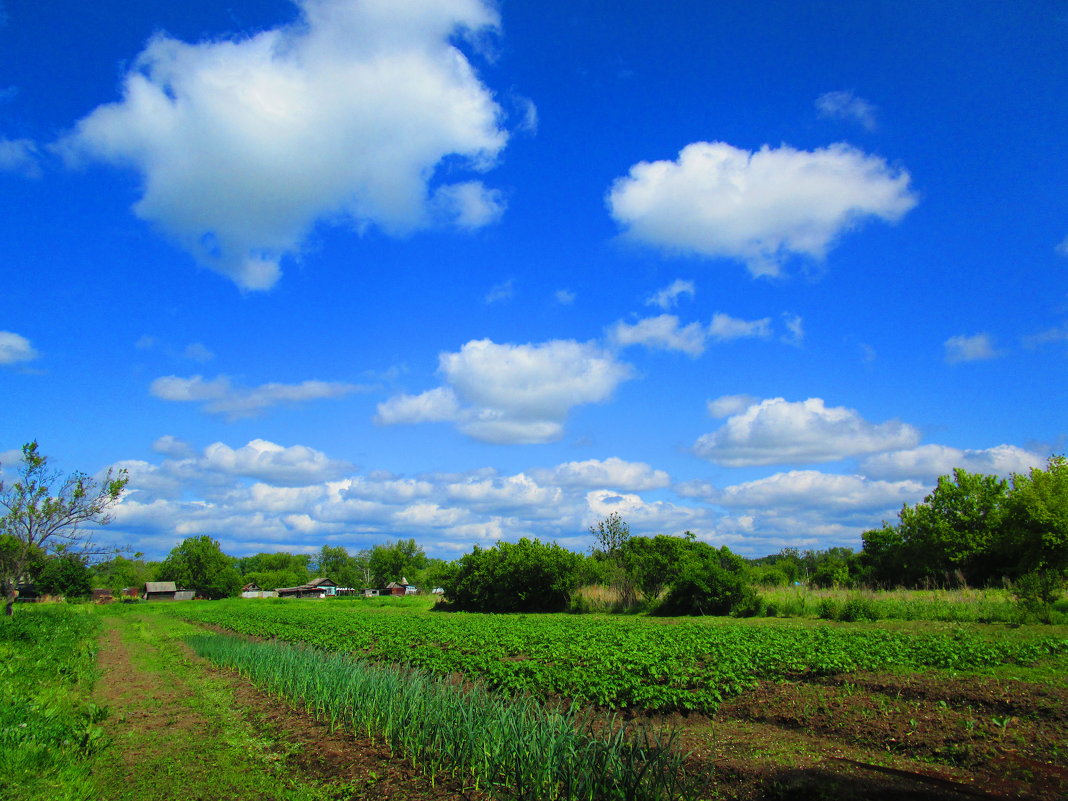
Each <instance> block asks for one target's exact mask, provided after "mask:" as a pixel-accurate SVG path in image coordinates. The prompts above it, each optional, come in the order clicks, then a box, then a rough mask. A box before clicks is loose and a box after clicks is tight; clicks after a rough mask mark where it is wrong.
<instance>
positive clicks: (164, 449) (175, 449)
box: [152, 434, 193, 459]
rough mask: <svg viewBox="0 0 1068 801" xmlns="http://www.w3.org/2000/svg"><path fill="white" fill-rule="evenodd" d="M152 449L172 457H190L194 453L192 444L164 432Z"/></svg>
mask: <svg viewBox="0 0 1068 801" xmlns="http://www.w3.org/2000/svg"><path fill="white" fill-rule="evenodd" d="M152 450H154V451H155V452H156V453H162V454H163V455H164V456H170V457H171V458H172V459H188V458H190V457H191V456H192V455H193V446H192V445H190V444H189V443H188V442H185V441H184V440H180V439H178V437H175V436H172V435H170V434H164V435H163V436H162V437H160V438H159V439H157V440H156V441H155V442H153V443H152Z"/></svg>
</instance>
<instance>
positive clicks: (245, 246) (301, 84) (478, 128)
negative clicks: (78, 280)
mask: <svg viewBox="0 0 1068 801" xmlns="http://www.w3.org/2000/svg"><path fill="white" fill-rule="evenodd" d="M297 4H298V6H299V7H300V9H301V12H302V13H301V19H300V20H298V21H297V22H295V23H294V24H292V25H287V26H283V27H279V28H275V29H271V30H266V31H262V32H260V33H257V34H256V35H254V36H251V37H249V38H244V39H237V38H232V39H225V38H219V39H214V40H208V41H203V42H200V43H196V44H187V43H185V42H181V41H178V40H176V39H173V38H171V37H169V36H167V35H166V34H157V35H156V36H154V37H153V38H152V39H151V40H150V41H149V42H148V44H147V45H146V46H145V48H144V50H143V51H142V52H141V53H140V54H139V55H138V56H137V58H136V59H135V60H134V62H133V66H132V68H131V69H130V70H129V72H127V73H126V75H125V76H124V77H123V85H122V99H121V100H120V101H118V102H115V103H109V104H106V105H102V106H99V107H98V108H96V109H95V110H94V111H93V112H92V113H90V114H89V115H88V116H87V117H85V118H84V119H82V120H81V121H80V122H79V123H78V124H77V126H76V128H75V130H74V131H73V133H71V134H70V135H68V136H67V137H66V138H64V139H63V140H61V141H60V142H59V143H58V145H57V148H58V150H59V151H60V152H61V153H62V154H63V155H64V156H65V157H66V158H67V159H68V161H70V162H72V163H74V162H78V161H81V160H86V159H95V160H99V161H104V162H109V163H112V164H115V165H118V166H122V167H132V168H133V169H135V170H137V171H138V172H139V173H140V174H141V177H142V183H143V195H142V197H141V199H140V200H138V202H137V203H136V204H135V205H134V212H135V213H136V214H137V215H138V216H139V217H141V218H142V219H144V220H147V221H149V222H151V223H153V224H154V225H156V226H158V227H159V228H160V229H162V230H163V231H164V232H166V233H167V234H168V235H170V236H171V237H173V238H174V239H176V240H177V241H178V242H179V243H180V244H181V245H182V246H183V247H185V248H186V249H188V250H189V251H190V252H191V253H193V254H194V255H195V256H196V257H197V258H198V259H199V260H200V261H201V262H202V263H204V264H205V265H207V266H208V267H210V268H211V269H213V270H216V271H218V272H220V273H222V274H224V275H226V276H228V277H229V278H231V279H232V280H233V281H234V282H235V283H237V284H238V285H239V286H240V287H242V288H243V289H247V290H263V289H268V288H270V287H271V286H272V285H273V284H274V283H275V282H276V281H277V280H278V278H279V276H280V261H281V260H282V258H283V257H285V256H286V255H287V254H294V253H297V252H298V251H299V250H300V247H301V243H302V241H303V239H304V237H305V236H306V235H307V233H308V231H309V230H310V229H311V227H312V226H313V225H314V224H315V223H316V222H317V221H321V220H323V221H330V222H332V221H337V220H339V219H342V218H348V219H349V220H350V221H351V223H352V224H353V225H354V226H355V227H356V228H357V229H359V230H363V229H366V228H368V227H369V226H372V225H373V226H377V227H378V228H379V229H381V230H382V231H384V232H386V233H388V234H391V235H403V234H406V233H408V232H411V231H413V230H415V229H418V228H421V227H425V226H428V225H431V224H434V223H435V222H440V221H441V217H442V215H444V216H446V217H448V218H450V219H449V220H448V221H449V222H452V223H454V224H455V225H458V226H459V227H461V228H473V227H477V226H480V225H485V224H488V223H490V222H493V221H494V220H496V219H497V218H498V217H499V216H500V213H501V211H502V209H503V202H502V199H501V196H500V195H499V193H497V192H495V191H493V190H489V189H487V188H485V187H484V186H482V184H481V183H479V182H477V181H461V182H457V183H452V184H449V185H445V186H442V185H438V186H433V187H432V186H431V185H430V184H431V181H432V180H433V176H434V172H435V167H436V166H437V165H439V164H440V163H441V162H442V161H443V160H444V159H453V161H452V162H450V163H451V164H452V169H450V172H455V167H456V166H460V165H463V166H466V167H468V168H471V169H475V170H486V169H488V168H490V167H491V166H492V165H493V163H494V160H495V159H496V157H497V156H498V154H499V153H500V152H501V150H502V149H503V148H504V146H505V143H506V141H507V138H508V136H507V133H506V131H505V130H503V129H502V127H501V125H500V123H501V120H502V116H503V113H502V110H501V108H500V107H499V106H498V105H497V103H496V102H495V101H494V99H493V95H492V93H491V92H490V90H489V89H488V88H487V87H486V86H484V85H483V84H482V83H481V82H480V81H479V79H478V76H477V75H476V73H475V71H474V69H473V67H472V66H471V64H470V62H469V61H468V60H467V58H466V57H465V56H464V54H463V53H462V52H461V51H460V50H459V49H458V48H457V47H456V45H455V43H454V42H455V41H456V40H455V38H454V37H456V35H457V34H459V35H461V36H466V37H467V41H468V42H469V43H470V42H472V41H474V40H475V38H476V37H477V36H478V35H481V34H484V33H486V32H491V31H495V30H496V29H497V26H498V15H497V12H496V11H495V10H494V9H493V8H492V7H491V6H490V5H489V4H487V3H485V2H482V0H408V1H407V2H403V3H396V2H387V1H386V0H297Z"/></svg>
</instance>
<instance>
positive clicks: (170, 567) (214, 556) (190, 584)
mask: <svg viewBox="0 0 1068 801" xmlns="http://www.w3.org/2000/svg"><path fill="white" fill-rule="evenodd" d="M158 578H159V580H160V581H173V582H175V583H177V585H178V588H179V589H186V590H196V592H197V594H198V595H200V596H203V597H204V598H230V597H232V596H234V595H237V594H238V593H239V592H240V591H241V586H242V584H241V575H240V574H239V573H238V572H237V568H236V567H234V560H233V559H232V558H231V557H229V556H227V555H226V554H224V553H223V552H222V550H221V549H220V548H219V543H218V542H216V541H215V540H213V539H212V538H211V537H209V536H207V535H206V534H202V535H200V536H199V537H187V538H186V539H184V540H182V541H181V542H180V543H179V544H178V545H177V546H175V548H174V549H173V550H172V551H171V552H170V554H169V555H168V556H167V558H166V559H165V560H163V563H162V564H161V565H160V568H159V574H158Z"/></svg>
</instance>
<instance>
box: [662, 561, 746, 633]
mask: <svg viewBox="0 0 1068 801" xmlns="http://www.w3.org/2000/svg"><path fill="white" fill-rule="evenodd" d="M693 546H703V547H693ZM755 600H756V593H755V592H754V591H753V588H752V587H751V586H749V584H748V583H747V582H746V580H745V560H744V559H742V558H741V557H740V556H738V555H737V554H734V553H732V552H731V551H730V549H729V548H727V547H726V546H723V547H722V548H720V549H719V550H718V551H717V550H716V549H715V548H713V547H712V546H710V545H707V544H705V543H691V550H690V553H689V554H688V555H687V556H686V557H685V558H684V563H683V565H682V567H681V569H680V571H679V576H678V578H677V579H676V580H675V582H674V583H673V584H672V585H671V590H670V591H669V592H668V594H667V597H665V598H664V600H663V602H662V603H661V604H660V606H659V608H658V609H657V613H658V614H663V615H728V614H730V613H731V612H732V611H735V610H739V609H745V608H748V607H751V606H752V605H753V604H754V602H755Z"/></svg>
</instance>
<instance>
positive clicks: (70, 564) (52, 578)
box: [34, 553, 93, 601]
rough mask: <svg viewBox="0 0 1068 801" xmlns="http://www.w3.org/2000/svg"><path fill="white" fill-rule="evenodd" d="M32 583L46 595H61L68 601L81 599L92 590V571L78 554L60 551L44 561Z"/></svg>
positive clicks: (87, 595) (86, 596)
mask: <svg viewBox="0 0 1068 801" xmlns="http://www.w3.org/2000/svg"><path fill="white" fill-rule="evenodd" d="M34 583H35V584H36V585H37V589H38V590H39V591H40V592H43V593H45V594H47V595H62V596H63V597H64V598H65V599H66V600H68V601H70V600H75V599H78V600H83V599H85V598H88V597H89V595H90V593H91V592H92V589H93V571H92V570H90V569H89V567H88V566H87V565H86V564H85V560H84V559H83V558H82V557H81V556H79V555H78V554H74V553H61V554H57V555H55V556H53V557H52V558H51V559H49V560H48V561H46V562H45V563H44V566H43V567H42V568H41V572H40V573H39V574H38V576H37V579H36V581H35V582H34Z"/></svg>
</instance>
